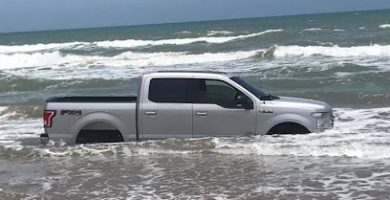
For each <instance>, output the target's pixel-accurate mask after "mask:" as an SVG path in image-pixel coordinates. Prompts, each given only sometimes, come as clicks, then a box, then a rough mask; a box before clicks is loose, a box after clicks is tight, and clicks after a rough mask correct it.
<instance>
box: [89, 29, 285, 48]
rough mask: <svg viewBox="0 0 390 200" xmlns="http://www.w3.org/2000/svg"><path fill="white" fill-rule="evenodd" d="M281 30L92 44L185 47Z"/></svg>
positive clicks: (119, 46)
mask: <svg viewBox="0 0 390 200" xmlns="http://www.w3.org/2000/svg"><path fill="white" fill-rule="evenodd" d="M281 31H283V30H282V29H271V30H266V31H262V32H258V33H252V34H247V35H237V36H226V37H198V38H180V39H162V40H135V39H129V40H113V41H101V42H94V44H95V45H96V46H99V47H104V48H111V47H115V48H134V47H140V46H149V45H150V46H158V45H186V44H191V43H196V42H207V43H217V44H218V43H225V42H230V41H233V40H240V39H247V38H252V37H257V36H261V35H265V34H268V33H275V32H281Z"/></svg>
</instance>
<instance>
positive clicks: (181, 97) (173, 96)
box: [149, 78, 192, 103]
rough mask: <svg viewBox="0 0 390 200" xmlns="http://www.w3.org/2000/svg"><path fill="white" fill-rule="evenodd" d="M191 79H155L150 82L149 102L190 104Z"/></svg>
mask: <svg viewBox="0 0 390 200" xmlns="http://www.w3.org/2000/svg"><path fill="white" fill-rule="evenodd" d="M191 80H192V79H182V78H156V79H152V80H151V81H150V86H149V100H150V101H153V102H157V103H191V91H190V84H191Z"/></svg>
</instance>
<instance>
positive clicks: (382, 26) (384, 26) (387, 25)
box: [378, 24, 390, 28]
mask: <svg viewBox="0 0 390 200" xmlns="http://www.w3.org/2000/svg"><path fill="white" fill-rule="evenodd" d="M378 28H390V24H382V25H379V26H378Z"/></svg>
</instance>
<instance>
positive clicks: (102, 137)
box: [76, 130, 123, 144]
mask: <svg viewBox="0 0 390 200" xmlns="http://www.w3.org/2000/svg"><path fill="white" fill-rule="evenodd" d="M110 142H123V137H122V134H121V133H120V132H119V131H118V130H81V131H80V133H79V135H78V136H77V138H76V143H77V144H85V143H110Z"/></svg>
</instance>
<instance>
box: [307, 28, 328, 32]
mask: <svg viewBox="0 0 390 200" xmlns="http://www.w3.org/2000/svg"><path fill="white" fill-rule="evenodd" d="M323 30H324V29H322V28H307V29H303V30H302V31H323Z"/></svg>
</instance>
